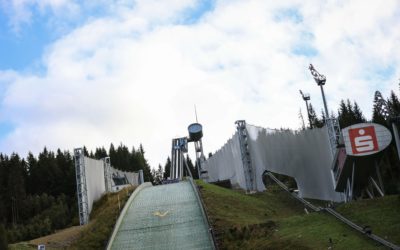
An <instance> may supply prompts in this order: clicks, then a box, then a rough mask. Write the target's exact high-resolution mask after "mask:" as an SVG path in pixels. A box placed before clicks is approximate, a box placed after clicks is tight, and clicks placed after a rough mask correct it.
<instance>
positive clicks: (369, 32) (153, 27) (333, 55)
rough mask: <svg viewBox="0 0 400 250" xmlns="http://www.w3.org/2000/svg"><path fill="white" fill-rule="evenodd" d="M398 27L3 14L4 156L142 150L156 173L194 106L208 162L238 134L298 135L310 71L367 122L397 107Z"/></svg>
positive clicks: (143, 5)
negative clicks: (382, 106)
mask: <svg viewBox="0 0 400 250" xmlns="http://www.w3.org/2000/svg"><path fill="white" fill-rule="evenodd" d="M399 23H400V1H397V0H387V1H372V0H367V1H366V0H355V1H341V0H339V1H338V0H327V1H320V0H311V1H304V0H291V1H285V0H282V1H264V0H254V1H253V0H243V1H241V0H203V1H200V0H158V1H157V0H136V1H125V0H115V1H111V0H107V1H106V0H98V1H78V0H0V55H1V56H0V152H3V153H6V154H10V153H12V152H18V153H20V154H21V155H22V156H26V154H27V153H28V152H29V151H31V152H33V153H34V154H37V153H38V152H40V151H42V149H43V148H44V147H45V146H46V147H47V148H49V149H52V150H55V149H57V148H61V149H65V150H70V151H72V150H73V149H74V148H77V147H81V146H82V145H86V146H87V147H88V148H89V149H94V148H95V147H97V146H103V145H104V146H106V148H108V146H109V145H110V143H114V145H118V144H120V143H123V144H125V145H127V146H129V147H132V146H134V147H136V148H137V147H138V146H139V144H140V143H142V144H143V147H144V149H145V151H146V156H147V159H148V160H149V163H150V164H151V166H152V167H153V168H155V167H157V166H158V164H162V165H164V163H165V161H166V158H167V157H168V156H169V155H170V152H171V140H172V138H176V137H183V136H187V126H188V125H189V124H191V123H193V122H195V114H194V106H195V105H196V107H197V115H198V119H199V122H200V123H201V124H202V125H203V134H204V137H203V146H204V152H205V153H206V154H208V153H209V152H215V151H216V150H218V149H219V148H220V147H222V146H223V144H224V143H225V142H226V141H227V140H228V139H229V138H230V137H231V136H232V134H233V133H234V132H235V125H234V122H235V121H236V120H240V119H244V120H246V121H247V122H248V123H250V124H254V125H259V126H262V127H267V128H282V127H284V128H292V129H298V128H299V127H300V126H301V121H300V119H299V111H300V109H301V111H302V112H303V116H304V117H306V112H305V104H304V101H303V100H302V98H301V96H300V94H299V90H300V89H301V90H302V91H303V92H305V93H309V94H310V96H311V103H312V105H313V106H314V108H315V109H316V110H317V112H318V113H320V110H321V109H322V108H323V104H322V99H321V93H320V89H319V87H318V86H317V85H316V83H315V82H314V80H313V78H312V76H311V74H310V72H309V71H308V65H309V64H310V63H312V64H313V65H314V66H315V68H316V69H317V70H318V71H319V72H320V73H322V74H324V75H325V76H326V77H327V82H326V85H325V87H324V88H325V93H326V96H327V103H328V107H329V109H330V110H332V111H334V112H336V111H337V108H338V106H339V102H340V100H341V99H347V98H349V99H350V100H352V101H356V102H357V103H358V104H359V106H360V107H361V110H362V111H363V112H364V114H365V116H366V118H367V119H370V118H371V111H372V101H373V96H374V92H375V91H376V90H379V91H381V92H382V94H383V96H384V97H388V95H389V93H390V91H392V90H393V91H395V93H396V94H398V95H400V93H399V78H400V67H399V66H400V49H399V44H400V29H399ZM189 150H190V151H191V152H192V155H193V153H194V146H193V145H189Z"/></svg>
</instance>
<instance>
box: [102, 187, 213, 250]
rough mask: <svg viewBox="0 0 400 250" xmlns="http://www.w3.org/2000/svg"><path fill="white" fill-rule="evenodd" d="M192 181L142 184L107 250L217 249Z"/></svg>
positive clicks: (125, 208) (132, 198)
mask: <svg viewBox="0 0 400 250" xmlns="http://www.w3.org/2000/svg"><path fill="white" fill-rule="evenodd" d="M194 188H195V186H194V185H193V183H192V182H190V181H182V182H179V183H175V184H168V185H160V186H154V187H153V186H151V184H149V183H145V184H142V185H141V186H139V187H138V188H137V189H136V190H135V192H134V193H133V194H132V195H131V197H130V198H129V200H128V202H127V203H126V205H125V207H124V209H123V211H122V212H121V215H120V217H119V218H118V221H117V224H116V226H115V228H114V232H113V234H112V236H111V239H110V241H109V244H108V246H107V249H214V245H213V241H212V236H211V234H210V232H209V230H208V229H209V227H208V223H207V219H206V218H205V215H204V212H203V210H202V207H201V203H200V200H199V197H198V196H197V193H196V191H195V189H194Z"/></svg>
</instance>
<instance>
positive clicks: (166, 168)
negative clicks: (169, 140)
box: [164, 157, 171, 179]
mask: <svg viewBox="0 0 400 250" xmlns="http://www.w3.org/2000/svg"><path fill="white" fill-rule="evenodd" d="M170 175H171V159H170V158H169V157H168V158H167V162H166V163H165V166H164V179H167V178H168V177H169V176H170Z"/></svg>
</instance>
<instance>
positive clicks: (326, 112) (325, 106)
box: [319, 85, 329, 122]
mask: <svg viewBox="0 0 400 250" xmlns="http://www.w3.org/2000/svg"><path fill="white" fill-rule="evenodd" d="M319 86H320V87H321V94H322V100H323V102H324V108H325V122H326V120H327V119H328V118H329V111H328V105H327V104H326V99H325V93H324V87H323V85H319Z"/></svg>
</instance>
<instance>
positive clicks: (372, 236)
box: [264, 171, 400, 250]
mask: <svg viewBox="0 0 400 250" xmlns="http://www.w3.org/2000/svg"><path fill="white" fill-rule="evenodd" d="M264 174H265V175H268V176H269V177H270V178H271V179H272V180H273V181H275V182H276V184H278V186H280V187H281V188H282V189H284V190H285V191H286V192H288V193H289V194H290V195H291V196H292V197H293V198H295V199H296V200H298V201H300V202H301V203H303V204H304V205H306V206H308V207H309V208H311V209H312V210H314V211H316V212H319V211H326V212H328V213H329V214H331V215H333V216H334V217H335V218H336V219H338V220H340V221H341V222H343V223H345V224H347V225H348V226H350V227H351V228H353V229H354V230H356V231H358V232H360V233H362V234H364V235H366V236H367V237H368V238H370V239H372V240H374V241H376V242H378V243H380V244H382V245H384V246H386V247H388V248H390V249H393V250H400V247H399V246H397V245H395V244H393V243H391V242H389V241H387V240H384V239H382V238H381V237H379V236H377V235H375V234H372V233H370V232H368V231H366V230H365V228H362V227H360V226H359V225H357V224H355V223H354V222H352V221H351V220H349V219H347V218H346V217H344V216H343V215H341V214H339V213H338V212H336V211H335V210H333V209H332V208H329V207H327V208H323V207H316V206H314V205H313V204H311V203H310V202H309V201H307V200H305V199H303V198H300V197H299V196H298V195H297V194H295V193H293V192H290V190H289V188H288V187H287V186H286V185H285V184H283V183H282V182H281V181H280V180H278V179H277V178H276V177H275V176H274V175H273V174H272V173H271V172H268V171H267V172H265V173H264Z"/></svg>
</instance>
